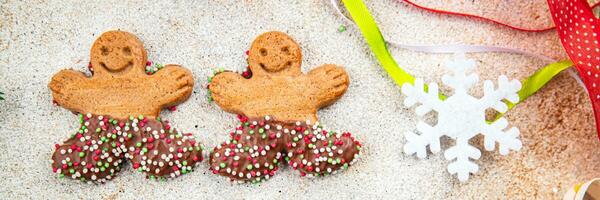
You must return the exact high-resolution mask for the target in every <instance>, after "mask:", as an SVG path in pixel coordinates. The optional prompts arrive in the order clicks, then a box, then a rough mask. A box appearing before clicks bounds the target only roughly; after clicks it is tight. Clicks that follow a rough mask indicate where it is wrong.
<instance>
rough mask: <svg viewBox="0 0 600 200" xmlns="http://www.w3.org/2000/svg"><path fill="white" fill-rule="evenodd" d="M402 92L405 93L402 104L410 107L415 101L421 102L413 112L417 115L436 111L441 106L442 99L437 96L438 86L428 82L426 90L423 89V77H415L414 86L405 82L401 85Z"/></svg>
mask: <svg viewBox="0 0 600 200" xmlns="http://www.w3.org/2000/svg"><path fill="white" fill-rule="evenodd" d="M402 93H403V94H405V95H406V99H404V105H405V106H407V107H411V106H413V105H415V104H416V103H421V105H419V106H417V108H416V109H415V112H416V113H417V115H419V116H423V115H425V114H427V113H428V112H430V111H431V110H436V111H438V110H439V109H440V108H441V106H442V103H443V102H442V100H440V97H439V88H438V85H437V84H436V83H431V84H429V88H428V91H427V92H426V91H425V84H424V83H423V79H420V78H418V79H416V80H415V84H414V86H413V85H411V84H409V83H405V84H404V85H402Z"/></svg>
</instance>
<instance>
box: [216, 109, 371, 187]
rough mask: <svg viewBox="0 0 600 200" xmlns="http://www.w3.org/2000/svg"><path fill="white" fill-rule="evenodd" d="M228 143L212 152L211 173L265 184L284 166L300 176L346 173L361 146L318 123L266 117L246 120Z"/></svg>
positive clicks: (236, 179)
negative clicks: (284, 164)
mask: <svg viewBox="0 0 600 200" xmlns="http://www.w3.org/2000/svg"><path fill="white" fill-rule="evenodd" d="M238 117H239V119H240V121H241V124H240V126H238V127H237V128H236V130H235V131H234V132H231V133H230V139H229V140H227V141H226V142H224V143H222V144H221V145H220V146H217V147H215V148H214V149H213V151H212V152H211V154H210V159H209V161H210V166H211V170H212V172H213V173H215V174H220V175H223V176H227V177H229V178H230V180H232V181H240V182H244V181H251V182H258V181H263V180H266V179H268V178H270V177H272V176H273V175H275V172H276V171H277V170H278V167H279V164H280V163H281V162H287V163H288V164H289V165H290V166H292V167H293V168H294V169H296V170H298V171H300V174H301V175H302V176H325V175H329V174H335V173H336V172H337V171H339V170H340V169H346V168H348V166H350V165H351V164H352V163H354V162H355V161H356V160H357V158H358V157H359V155H360V150H361V144H360V143H359V142H358V141H356V140H355V139H354V137H352V135H351V134H350V133H342V134H340V133H335V132H331V131H327V130H324V129H323V127H322V126H321V125H320V124H319V123H318V122H316V123H314V124H307V123H304V122H278V121H274V120H271V119H270V118H269V117H268V116H267V117H265V118H264V119H248V118H247V117H245V116H238Z"/></svg>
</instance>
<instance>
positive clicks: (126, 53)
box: [123, 47, 131, 56]
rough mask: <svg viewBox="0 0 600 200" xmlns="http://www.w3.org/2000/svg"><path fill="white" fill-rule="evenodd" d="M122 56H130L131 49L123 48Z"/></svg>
mask: <svg viewBox="0 0 600 200" xmlns="http://www.w3.org/2000/svg"><path fill="white" fill-rule="evenodd" d="M123 54H124V55H126V56H129V55H131V48H129V47H125V48H123Z"/></svg>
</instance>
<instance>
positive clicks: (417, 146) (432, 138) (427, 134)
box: [404, 122, 443, 158]
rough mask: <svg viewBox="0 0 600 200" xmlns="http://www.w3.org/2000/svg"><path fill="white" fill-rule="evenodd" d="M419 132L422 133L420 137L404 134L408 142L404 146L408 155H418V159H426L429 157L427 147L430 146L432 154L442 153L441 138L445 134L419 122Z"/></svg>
mask: <svg viewBox="0 0 600 200" xmlns="http://www.w3.org/2000/svg"><path fill="white" fill-rule="evenodd" d="M417 130H419V132H421V134H420V135H417V134H415V133H413V132H407V133H405V134H404V135H405V137H406V140H407V143H406V144H405V145H404V153H406V154H408V155H412V154H415V153H416V154H417V157H419V158H425V157H426V156H427V150H426V147H427V145H429V149H430V150H431V152H432V153H437V152H440V150H441V148H440V138H441V137H442V135H443V134H442V132H441V131H440V130H438V128H437V127H432V126H430V125H429V124H427V123H425V122H419V123H418V124H417Z"/></svg>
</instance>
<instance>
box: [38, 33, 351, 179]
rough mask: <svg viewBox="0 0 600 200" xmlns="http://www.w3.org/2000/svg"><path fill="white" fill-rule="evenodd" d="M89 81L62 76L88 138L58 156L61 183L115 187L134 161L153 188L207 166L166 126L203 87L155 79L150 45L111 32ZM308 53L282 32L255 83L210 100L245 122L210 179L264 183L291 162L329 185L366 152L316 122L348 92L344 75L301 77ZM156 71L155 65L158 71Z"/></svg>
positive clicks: (224, 85) (216, 87)
mask: <svg viewBox="0 0 600 200" xmlns="http://www.w3.org/2000/svg"><path fill="white" fill-rule="evenodd" d="M90 57H91V61H90V71H92V76H90V77H88V76H86V75H85V74H83V73H82V72H77V71H73V70H62V71H60V72H59V73H57V74H56V75H54V77H53V78H52V80H51V82H50V84H49V87H50V89H51V90H52V96H53V98H54V101H55V102H56V103H57V104H58V105H60V106H62V107H64V108H67V109H69V110H71V111H73V112H76V113H79V114H78V116H79V121H80V125H81V126H80V128H79V130H78V131H77V132H76V133H75V134H72V135H71V136H70V138H69V139H67V140H66V141H65V142H64V143H62V144H56V150H55V152H54V154H53V155H52V168H53V171H54V172H55V173H57V174H59V176H60V177H63V176H68V177H71V178H73V179H80V180H82V181H93V182H105V181H107V180H110V179H112V178H113V177H114V176H115V175H116V174H117V173H118V172H119V171H120V169H121V168H122V167H123V164H124V163H125V162H126V161H130V162H131V165H132V167H133V168H134V169H136V170H138V171H140V172H143V173H145V174H146V175H147V177H149V178H159V179H162V178H174V177H177V176H179V175H182V174H185V173H188V172H190V171H191V170H193V167H194V166H196V165H197V164H198V163H199V162H201V161H202V160H203V156H202V153H203V146H202V145H201V144H200V143H198V142H196V141H195V139H194V138H193V136H192V135H191V134H183V133H182V132H180V131H178V130H177V129H175V128H174V127H172V126H171V125H170V124H169V122H168V121H166V120H164V119H161V118H160V117H159V113H160V110H161V109H163V108H166V107H171V106H175V105H177V104H180V103H182V102H183V101H185V100H187V99H188V98H189V97H190V95H191V92H192V88H193V85H194V80H193V77H192V74H191V72H190V71H189V70H187V69H185V68H182V67H180V66H176V65H166V66H164V67H162V66H161V67H159V68H160V70H158V71H156V73H154V71H153V70H150V71H148V70H147V68H148V67H150V66H147V63H148V61H147V56H146V51H145V49H144V47H143V44H142V42H141V41H140V40H139V39H138V38H137V37H135V36H134V35H132V34H130V33H127V32H123V31H109V32H106V33H104V34H102V35H101V36H100V38H98V39H97V40H96V42H95V43H94V45H93V46H92V50H91V56H90ZM301 61H302V54H301V50H300V47H299V46H298V44H297V43H296V42H295V41H294V40H293V39H292V38H290V37H289V36H288V35H286V34H284V33H281V32H267V33H264V34H262V35H260V36H259V37H258V38H257V39H256V40H255V41H254V42H253V44H252V47H251V49H250V50H249V58H248V63H249V69H250V73H251V76H248V74H245V75H246V76H242V75H240V74H237V73H233V72H223V73H219V74H217V75H215V76H214V77H212V78H211V81H210V83H209V87H208V88H209V90H210V94H211V95H212V98H213V99H214V100H215V102H216V103H217V104H218V105H219V106H220V107H221V108H223V109H224V110H226V111H228V112H232V113H237V114H239V115H238V116H239V119H240V121H241V124H240V126H238V127H237V128H236V129H235V131H233V132H231V133H230V139H229V140H228V141H226V142H224V143H222V144H221V145H218V146H216V147H215V148H214V149H213V150H211V152H210V159H209V162H210V170H211V171H212V172H213V173H215V174H221V175H223V176H227V177H229V178H230V179H231V180H238V181H253V182H254V181H261V180H265V179H267V178H269V177H271V176H273V175H274V173H275V171H277V169H278V167H279V164H280V163H283V162H287V163H288V164H289V165H291V166H292V167H293V168H294V169H297V170H299V171H300V173H301V175H303V176H304V175H309V176H324V175H328V174H332V173H335V172H337V171H338V170H339V169H345V168H347V167H348V166H349V165H350V164H352V162H354V161H355V160H356V158H357V156H358V155H359V152H360V148H361V145H360V143H359V142H358V141H356V140H355V139H354V138H353V137H352V136H351V135H350V134H349V133H336V132H331V131H327V130H325V129H324V128H323V127H322V125H320V124H319V123H318V122H317V116H316V112H317V110H318V109H319V108H321V107H323V106H327V105H330V104H332V103H333V102H335V101H336V100H337V99H339V98H340V97H341V96H342V95H343V94H344V92H345V91H346V89H347V88H348V84H349V79H348V75H347V74H346V72H345V71H344V70H343V69H342V68H341V67H338V66H335V65H324V66H321V67H318V68H316V69H314V70H312V71H310V72H309V73H308V74H302V72H301V70H300V66H301ZM148 65H149V64H148Z"/></svg>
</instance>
